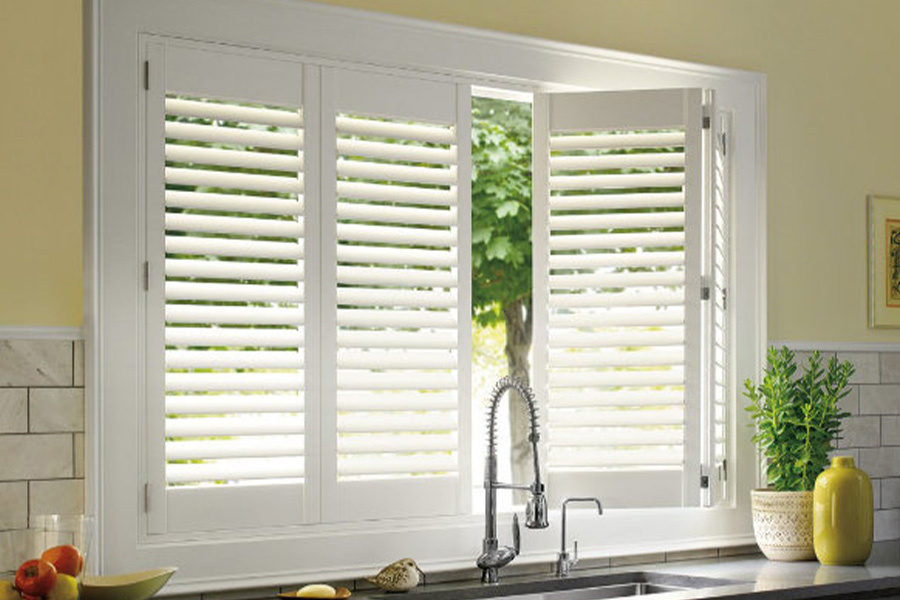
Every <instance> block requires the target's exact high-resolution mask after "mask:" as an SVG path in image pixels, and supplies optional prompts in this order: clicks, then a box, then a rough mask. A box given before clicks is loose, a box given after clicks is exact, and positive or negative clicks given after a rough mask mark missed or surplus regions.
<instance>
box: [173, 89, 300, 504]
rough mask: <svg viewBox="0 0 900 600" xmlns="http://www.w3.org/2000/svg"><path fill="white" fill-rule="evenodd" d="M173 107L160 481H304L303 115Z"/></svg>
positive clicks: (222, 105) (222, 104)
mask: <svg viewBox="0 0 900 600" xmlns="http://www.w3.org/2000/svg"><path fill="white" fill-rule="evenodd" d="M165 111H166V123H165V137H166V144H165V159H166V168H165V187H166V190H165V200H166V204H165V231H166V234H165V235H166V239H165V249H166V260H165V263H164V268H165V302H166V306H165V327H166V329H165V343H166V353H165V372H166V374H165V393H166V423H165V435H166V440H167V441H166V446H165V457H166V464H167V467H166V483H167V485H168V486H169V487H175V488H179V487H184V486H209V485H232V486H234V485H242V484H248V483H253V484H255V485H258V484H260V483H267V482H268V483H278V484H284V483H302V482H303V478H304V472H305V465H304V454H305V451H304V443H305V442H304V431H305V422H304V387H305V386H304V353H303V347H304V310H303V304H304V260H303V256H304V251H303V247H304V231H303V226H304V218H303V214H304V210H303V145H304V140H303V115H302V111H301V110H299V109H297V108H291V107H282V106H262V105H254V106H248V105H245V104H239V103H232V102H227V101H224V100H216V99H210V98H203V97H186V96H183V95H173V94H170V95H169V96H168V97H167V98H166V100H165Z"/></svg>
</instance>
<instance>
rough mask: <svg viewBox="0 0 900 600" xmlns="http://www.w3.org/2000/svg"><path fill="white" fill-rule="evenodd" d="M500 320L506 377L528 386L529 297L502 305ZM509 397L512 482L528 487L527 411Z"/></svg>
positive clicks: (520, 497)
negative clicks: (504, 344)
mask: <svg viewBox="0 0 900 600" xmlns="http://www.w3.org/2000/svg"><path fill="white" fill-rule="evenodd" d="M503 316H504V319H505V321H506V363H507V368H508V370H509V375H511V376H513V377H516V378H518V379H520V380H522V381H523V382H524V383H526V384H527V385H531V383H530V376H529V373H530V371H531V369H530V365H529V363H528V353H529V351H530V350H531V322H532V310H531V297H530V296H529V297H527V298H521V299H519V300H516V301H515V302H513V303H511V304H505V305H503ZM508 393H509V399H508V402H509V430H510V441H511V444H512V451H511V452H510V466H511V467H512V479H513V482H514V483H531V480H532V478H533V473H532V464H533V461H532V458H531V444H530V442H529V441H528V432H529V431H530V422H529V417H528V410H527V408H526V404H525V401H524V399H523V398H521V397H520V396H519V393H518V392H517V391H515V390H510V391H509V392H508ZM526 499H527V496H526V495H525V494H524V493H523V492H515V493H514V494H513V500H514V502H515V503H516V504H520V503H524V502H525V501H526Z"/></svg>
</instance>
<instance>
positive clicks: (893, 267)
mask: <svg viewBox="0 0 900 600" xmlns="http://www.w3.org/2000/svg"><path fill="white" fill-rule="evenodd" d="M868 204H869V206H868V209H869V327H900V198H890V197H886V196H874V195H873V196H869V198H868Z"/></svg>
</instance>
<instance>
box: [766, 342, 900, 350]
mask: <svg viewBox="0 0 900 600" xmlns="http://www.w3.org/2000/svg"><path fill="white" fill-rule="evenodd" d="M769 346H774V347H776V348H781V347H782V346H787V347H788V348H790V349H791V350H793V351H794V352H804V351H812V350H818V351H819V352H900V342H897V343H884V342H802V341H781V340H769Z"/></svg>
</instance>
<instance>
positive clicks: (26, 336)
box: [0, 325, 84, 340]
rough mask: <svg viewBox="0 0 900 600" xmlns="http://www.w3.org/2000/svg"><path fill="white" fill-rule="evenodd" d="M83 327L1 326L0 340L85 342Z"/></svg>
mask: <svg viewBox="0 0 900 600" xmlns="http://www.w3.org/2000/svg"><path fill="white" fill-rule="evenodd" d="M83 339H84V330H83V329H82V328H81V327H40V326H28V325H0V340H83Z"/></svg>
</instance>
